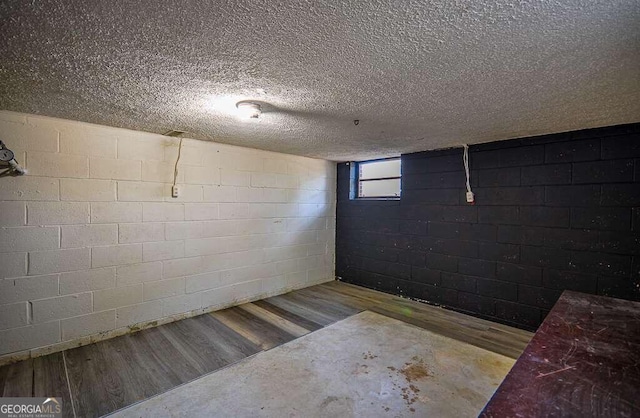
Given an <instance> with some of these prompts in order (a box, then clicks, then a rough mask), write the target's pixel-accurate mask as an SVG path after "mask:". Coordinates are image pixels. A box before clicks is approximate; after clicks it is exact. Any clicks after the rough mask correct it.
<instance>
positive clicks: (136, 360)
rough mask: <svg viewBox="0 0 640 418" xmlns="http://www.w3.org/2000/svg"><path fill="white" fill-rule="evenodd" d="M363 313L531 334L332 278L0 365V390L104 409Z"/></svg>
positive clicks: (481, 340) (498, 346) (512, 335)
mask: <svg viewBox="0 0 640 418" xmlns="http://www.w3.org/2000/svg"><path fill="white" fill-rule="evenodd" d="M365 310H369V311H373V312H376V313H378V314H381V315H385V316H388V317H391V318H395V319H399V320H401V321H403V322H407V323H410V324H413V325H415V326H418V327H421V328H424V329H427V330H429V331H432V332H435V333H438V334H441V335H444V336H447V337H450V338H453V339H456V340H459V341H463V342H466V343H469V344H472V345H474V346H477V347H480V348H483V349H486V350H489V351H492V352H495V353H499V354H502V355H505V356H508V357H511V358H517V357H518V356H519V355H520V354H521V353H522V351H523V350H524V348H525V346H526V345H527V343H528V342H529V340H530V339H531V337H532V335H533V334H531V333H529V332H526V331H522V330H518V329H515V328H511V327H508V326H505V325H501V324H496V323H493V322H490V321H486V320H483V319H478V318H474V317H470V316H467V315H464V314H461V313H458V312H453V311H449V310H445V309H442V308H438V307H434V306H430V305H426V304H422V303H419V302H414V301H411V300H407V299H402V298H399V297H396V296H393V295H389V294H386V293H381V292H377V291H374V290H370V289H366V288H362V287H358V286H353V285H350V284H346V283H341V282H329V283H325V284H321V285H317V286H313V287H309V288H306V289H301V290H296V291H293V292H290V293H287V294H285V295H280V296H275V297H271V298H268V299H264V300H261V301H257V302H253V303H247V304H244V305H241V306H237V307H233V308H229V309H225V310H221V311H217V312H213V313H210V314H204V315H200V316H197V317H194V318H189V319H184V320H181V321H177V322H173V323H170V324H166V325H161V326H159V327H156V328H151V329H146V330H142V331H139V332H137V333H135V334H129V335H125V336H122V337H117V338H113V339H110V340H105V341H102V342H98V343H95V344H91V345H87V346H84V347H78V348H74V349H70V350H66V351H64V352H61V353H54V354H51V355H48V356H43V357H38V358H35V359H29V360H25V361H22V362H19V363H15V364H12V365H8V366H4V367H1V368H0V396H4V397H8V396H38V397H61V398H62V399H63V405H64V408H63V412H64V415H65V416H68V417H73V416H76V417H94V416H102V415H105V414H108V413H110V412H113V411H115V410H117V409H120V408H123V407H125V406H128V405H131V404H132V403H135V402H138V401H141V400H143V399H147V398H149V397H151V396H153V395H157V394H159V393H162V392H165V391H167V390H169V389H171V388H173V387H176V386H178V385H181V384H183V383H186V382H189V381H191V380H193V379H196V378H198V377H200V376H203V375H204V374H207V373H210V372H213V371H215V370H218V369H220V368H222V367H225V366H227V365H229V364H232V363H235V362H237V361H239V360H242V359H243V358H246V357H248V356H251V355H253V354H256V353H258V352H260V351H263V350H268V349H270V348H273V347H276V346H279V345H281V344H284V343H286V342H288V341H291V340H293V339H295V338H298V337H300V336H302V335H305V334H307V333H309V332H312V331H315V330H318V329H320V328H323V327H325V326H327V325H330V324H332V323H334V322H336V321H339V320H341V319H345V318H347V317H350V316H352V315H355V314H357V313H359V312H362V311H365ZM69 405H72V407H69Z"/></svg>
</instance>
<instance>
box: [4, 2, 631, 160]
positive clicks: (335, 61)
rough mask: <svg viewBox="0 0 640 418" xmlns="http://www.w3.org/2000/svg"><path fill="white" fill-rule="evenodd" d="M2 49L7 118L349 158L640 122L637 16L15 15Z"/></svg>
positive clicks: (608, 5) (458, 12)
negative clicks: (253, 114)
mask: <svg viewBox="0 0 640 418" xmlns="http://www.w3.org/2000/svg"><path fill="white" fill-rule="evenodd" d="M0 36H1V39H2V43H1V46H0V57H1V60H0V108H2V109H7V110H14V111H19V112H28V113H36V114H43V115H49V116H55V117H61V118H66V119H74V120H80V121H85V122H93V123H99V124H104V125H110V126H118V127H124V128H131V129H138V130H144V131H151V132H156V133H163V132H165V131H168V130H171V129H175V130H182V131H188V132H189V134H188V135H189V136H191V137H195V138H200V139H210V140H215V141H218V142H225V143H230V144H235V145H241V146H248V147H254V148H261V149H268V150H273V151H281V152H286V153H292V154H299V155H306V156H311V157H320V158H327V159H333V160H347V159H363V158H370V157H381V156H390V155H396V154H399V153H401V152H410V151H419V150H428V149H434V148H442V147H448V146H454V145H460V144H462V143H465V142H466V143H477V142H487V141H491V140H499V139H507V138H512V137H518V136H528V135H536V134H544V133H552V132H560V131H568V130H573V129H579V128H588V127H596V126H604V125H613V124H620V123H629V122H638V121H640V2H638V1H637V0H584V1H577V0H563V1H554V0H550V1H536V0H531V1H527V0H522V1H516V0H494V1H491V0H485V1H478V0H475V1H474V0H468V1H462V0H433V1H411V0H397V1H376V0H373V1H366V2H365V1H359V0H352V1H340V2H325V1H293V0H291V1H286V0H269V1H262V0H238V1H205V0H190V1H185V0H163V1H161V2H152V1H146V0H131V1H111V0H109V1H104V0H58V1H41V0H28V1H3V2H2V3H0ZM246 99H253V100H257V101H260V102H263V104H264V105H263V110H264V113H263V116H262V117H261V118H260V119H259V120H252V121H248V122H242V121H239V120H238V119H237V118H236V115H235V103H236V102H237V101H240V100H246ZM354 119H358V120H359V121H360V123H359V124H358V125H357V126H356V125H355V124H354V122H353V120H354ZM0 135H1V133H0Z"/></svg>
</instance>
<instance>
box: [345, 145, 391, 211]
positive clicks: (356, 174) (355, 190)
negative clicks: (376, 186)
mask: <svg viewBox="0 0 640 418" xmlns="http://www.w3.org/2000/svg"><path fill="white" fill-rule="evenodd" d="M393 160H398V161H400V175H399V176H393V177H379V178H372V179H361V178H360V165H362V164H370V163H376V162H382V161H393ZM351 167H352V173H351V179H352V187H351V190H352V193H351V198H352V199H353V200H400V198H401V197H402V158H401V157H400V156H398V157H386V158H376V159H373V160H365V161H356V162H353V163H352V164H351ZM395 179H398V180H400V194H399V195H398V196H371V197H360V182H363V181H380V180H395Z"/></svg>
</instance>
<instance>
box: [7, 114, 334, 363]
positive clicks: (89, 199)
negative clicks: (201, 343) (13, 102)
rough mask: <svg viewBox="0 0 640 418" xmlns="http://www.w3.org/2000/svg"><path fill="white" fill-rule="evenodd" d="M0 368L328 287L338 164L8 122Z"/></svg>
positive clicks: (77, 126)
mask: <svg viewBox="0 0 640 418" xmlns="http://www.w3.org/2000/svg"><path fill="white" fill-rule="evenodd" d="M0 132H2V135H3V140H4V141H6V143H7V146H8V147H9V148H11V149H12V150H13V151H15V152H16V157H17V159H18V161H19V162H20V163H22V164H23V165H24V166H25V167H26V168H27V169H28V170H29V174H28V175H27V176H23V177H3V178H0V364H1V363H2V362H3V361H7V360H8V359H16V358H20V357H25V356H29V355H36V354H40V353H43V352H46V351H57V350H62V349H65V348H68V347H70V346H72V345H77V344H78V343H88V342H92V341H95V340H96V339H102V338H107V337H110V336H114V335H118V334H122V333H126V332H130V331H131V330H135V329H138V328H139V327H140V326H147V325H155V324H158V323H162V322H168V321H170V320H172V319H177V318H182V317H184V316H188V315H193V314H198V313H202V312H203V311H206V310H213V309H217V308H221V307H225V306H230V305H234V304H238V303H240V302H242V301H246V300H250V299H259V298H263V297H266V296H268V295H274V294H279V293H284V292H286V291H288V290H291V289H294V288H301V287H306V286H309V285H311V284H315V283H320V282H323V281H329V280H333V279H334V277H335V274H334V269H333V266H334V257H333V254H334V247H335V238H334V235H335V184H336V178H335V169H336V166H335V163H332V162H329V161H324V160H318V159H311V158H306V157H299V156H292V155H286V154H277V153H272V152H266V151H258V150H254V149H248V148H239V147H235V146H229V145H223V144H216V143H213V142H203V141H198V140H192V139H184V142H183V149H182V154H181V158H180V164H179V166H178V186H179V187H180V197H179V198H177V199H173V198H171V182H172V181H173V173H174V164H175V161H176V157H177V154H178V143H179V139H177V138H168V137H163V136H159V135H156V134H150V133H143V132H135V131H130V130H125V129H116V128H109V127H105V126H97V125H90V124H86V123H80V122H72V121H65V120H60V119H52V118H46V117H40V116H31V115H24V114H19V113H13V112H0Z"/></svg>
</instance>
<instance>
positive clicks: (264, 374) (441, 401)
mask: <svg viewBox="0 0 640 418" xmlns="http://www.w3.org/2000/svg"><path fill="white" fill-rule="evenodd" d="M514 361H515V360H513V359H509V358H507V357H504V356H501V355H499V354H495V353H492V352H489V351H486V350H483V349H480V348H477V347H474V346H472V345H469V344H466V343H462V342H460V341H456V340H453V339H450V338H446V337H443V336H441V335H438V334H435V333H432V332H430V331H426V330H424V329H421V328H418V327H414V326H412V325H409V324H406V323H403V322H400V321H397V320H395V319H391V318H388V317H385V316H382V315H379V314H376V313H373V312H368V311H365V312H362V313H360V314H357V315H354V316H352V317H349V318H347V319H345V320H343V321H340V322H337V323H335V324H333V325H330V326H328V327H326V328H323V329H321V330H318V331H315V332H312V333H310V334H307V335H305V336H303V337H300V338H298V339H296V340H293V341H291V342H289V343H287V344H284V345H281V346H278V347H276V348H274V349H272V350H269V351H266V352H261V353H258V354H256V355H254V356H252V357H249V358H246V359H244V360H242V361H240V362H238V363H236V364H234V365H231V366H229V367H227V368H225V369H222V370H219V371H217V372H214V373H212V374H209V375H207V376H204V377H202V378H200V379H197V380H194V381H193V382H190V383H187V384H186V385H183V386H181V387H177V388H175V389H172V390H170V391H168V392H166V393H164V394H161V395H158V396H156V397H154V398H150V399H148V400H146V401H143V402H141V403H138V404H135V405H132V406H130V407H127V408H124V409H122V410H120V411H119V412H116V413H115V414H114V416H117V417H140V416H177V417H181V416H185V417H192V416H220V417H226V416H236V417H283V416H289V417H302V416H313V417H372V416H416V417H421V416H437V417H446V416H451V417H460V416H477V415H478V413H479V412H480V411H481V409H482V408H483V406H484V405H485V403H486V402H487V401H488V399H489V398H490V397H491V395H492V394H493V392H494V390H495V389H496V388H497V386H498V385H499V383H500V381H501V380H502V379H503V378H504V376H505V375H506V374H507V373H508V371H509V369H510V368H511V366H512V365H513V363H514Z"/></svg>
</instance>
